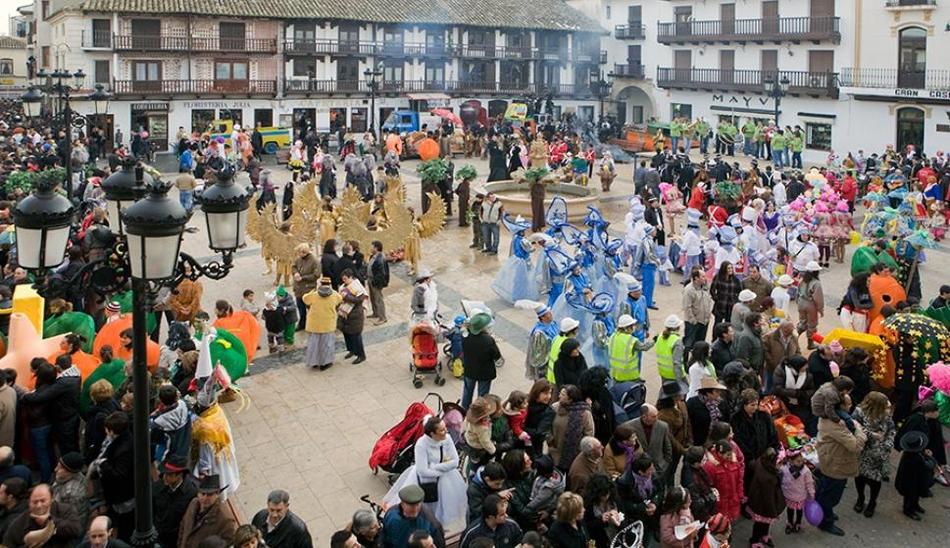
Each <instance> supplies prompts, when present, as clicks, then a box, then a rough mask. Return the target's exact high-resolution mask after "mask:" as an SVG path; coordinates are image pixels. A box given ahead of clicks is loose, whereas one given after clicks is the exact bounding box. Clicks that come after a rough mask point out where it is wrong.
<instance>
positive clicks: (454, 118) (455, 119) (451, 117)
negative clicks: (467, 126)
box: [429, 108, 463, 126]
mask: <svg viewBox="0 0 950 548" xmlns="http://www.w3.org/2000/svg"><path fill="white" fill-rule="evenodd" d="M429 112H431V113H432V114H433V115H435V116H438V117H440V118H442V119H443V120H448V121H450V122H452V123H453V124H455V125H457V126H461V125H463V124H462V119H461V118H459V115H458V114H455V113H454V112H452V111H451V110H446V109H444V108H434V109H432V110H431V111H429Z"/></svg>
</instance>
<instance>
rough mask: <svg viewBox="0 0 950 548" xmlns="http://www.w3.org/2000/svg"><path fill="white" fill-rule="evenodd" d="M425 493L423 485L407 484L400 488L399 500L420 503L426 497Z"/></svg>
mask: <svg viewBox="0 0 950 548" xmlns="http://www.w3.org/2000/svg"><path fill="white" fill-rule="evenodd" d="M425 495H426V494H425V491H423V490H422V487H419V486H418V485H415V484H412V485H407V486H405V487H403V488H402V489H400V490H399V500H401V501H402V502H405V503H406V504H419V503H420V502H422V501H423V499H425Z"/></svg>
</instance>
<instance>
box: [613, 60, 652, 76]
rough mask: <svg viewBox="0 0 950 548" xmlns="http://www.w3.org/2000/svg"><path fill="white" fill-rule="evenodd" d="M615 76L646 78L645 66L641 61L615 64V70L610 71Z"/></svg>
mask: <svg viewBox="0 0 950 548" xmlns="http://www.w3.org/2000/svg"><path fill="white" fill-rule="evenodd" d="M610 76H613V77H614V78H630V79H632V80H643V79H645V78H646V71H645V70H644V66H643V65H642V64H639V63H626V64H623V65H621V64H615V65H614V70H612V71H611V72H610Z"/></svg>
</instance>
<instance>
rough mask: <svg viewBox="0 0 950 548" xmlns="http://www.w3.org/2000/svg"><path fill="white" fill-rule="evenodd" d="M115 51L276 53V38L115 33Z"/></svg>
mask: <svg viewBox="0 0 950 548" xmlns="http://www.w3.org/2000/svg"><path fill="white" fill-rule="evenodd" d="M114 41H115V49H116V50H117V51H213V52H235V51H239V52H246V53H277V40H274V39H270V38H228V37H217V36H215V37H196V36H164V35H163V36H159V35H140V34H135V35H128V34H117V35H116V36H115V38H114Z"/></svg>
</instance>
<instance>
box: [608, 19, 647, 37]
mask: <svg viewBox="0 0 950 548" xmlns="http://www.w3.org/2000/svg"><path fill="white" fill-rule="evenodd" d="M646 35H647V26H646V25H644V24H642V23H640V22H635V21H630V22H628V23H627V24H626V25H617V26H615V27H614V37H615V38H617V39H619V40H641V39H643V38H646Z"/></svg>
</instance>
